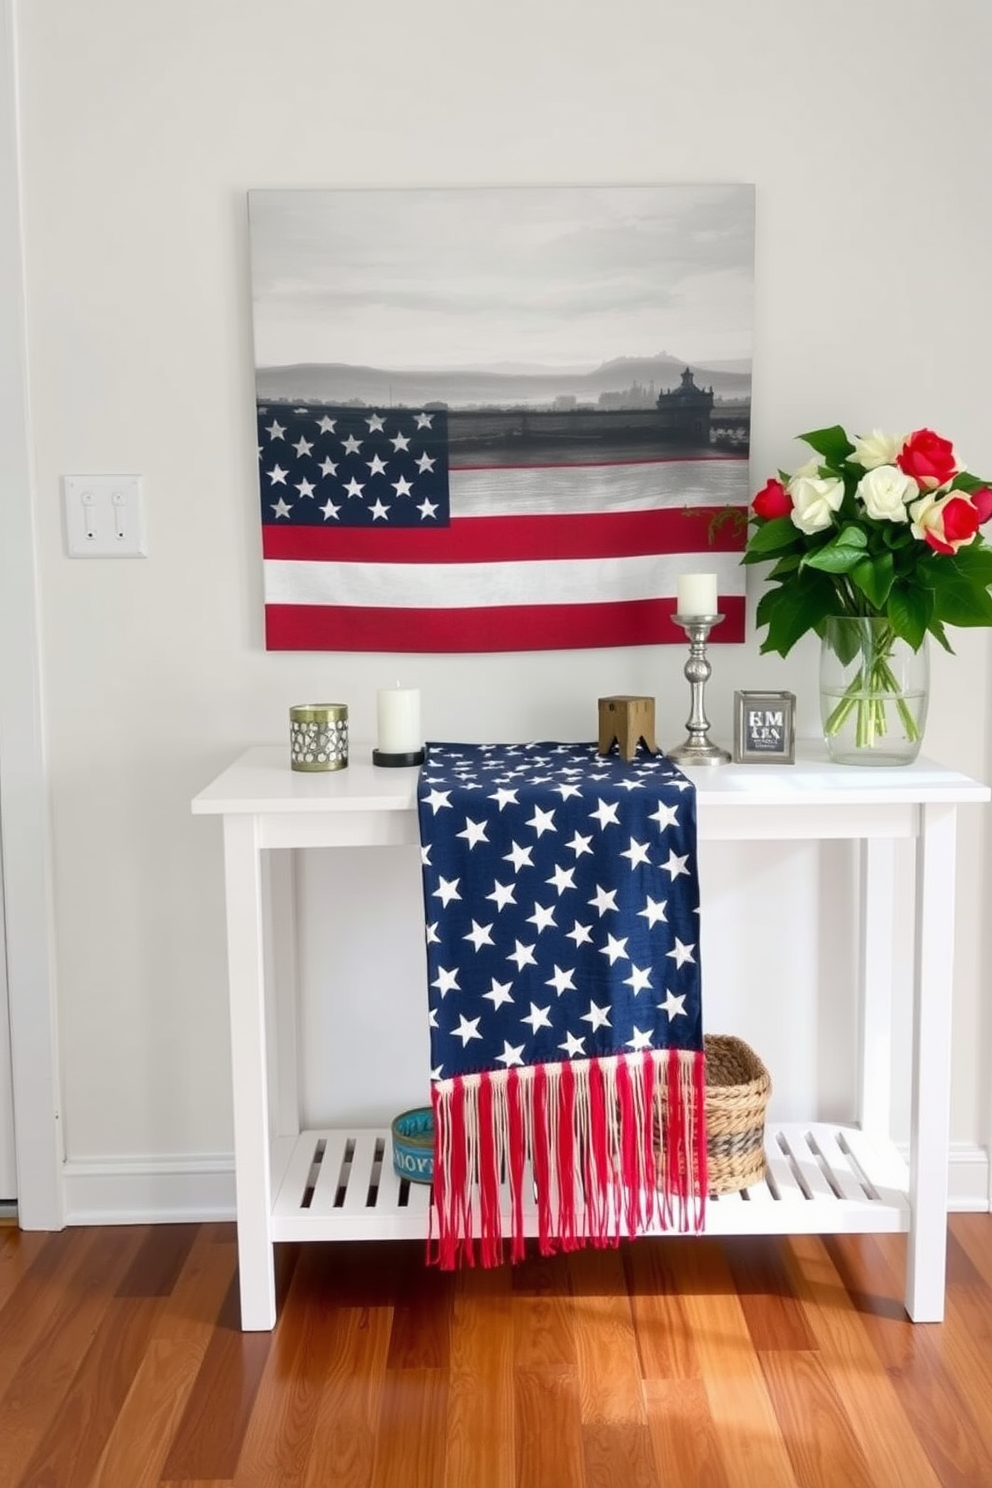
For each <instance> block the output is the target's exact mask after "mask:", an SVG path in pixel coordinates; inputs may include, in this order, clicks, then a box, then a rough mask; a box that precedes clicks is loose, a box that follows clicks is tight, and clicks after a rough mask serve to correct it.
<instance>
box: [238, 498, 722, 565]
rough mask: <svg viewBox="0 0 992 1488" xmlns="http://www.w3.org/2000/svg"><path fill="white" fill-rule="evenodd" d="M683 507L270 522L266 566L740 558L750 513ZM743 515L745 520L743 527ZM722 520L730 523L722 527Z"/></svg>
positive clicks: (265, 542) (266, 530)
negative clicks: (445, 519) (383, 522)
mask: <svg viewBox="0 0 992 1488" xmlns="http://www.w3.org/2000/svg"><path fill="white" fill-rule="evenodd" d="M727 510H728V509H727V508H726V507H717V506H696V507H681V506H680V507H675V508H673V509H669V510H666V511H633V512H603V513H602V514H597V515H589V516H586V515H564V514H556V515H553V516H552V515H547V516H528V517H465V518H461V519H459V518H457V517H456V518H455V519H454V520H453V521H452V523H451V526H450V527H436V528H433V529H429V530H425V529H424V528H422V527H392V528H384V527H303V526H294V527H290V526H280V525H279V524H278V523H271V522H267V523H265V524H264V525H263V527H262V552H263V555H264V556H265V557H266V558H288V559H302V560H309V561H310V562H321V561H325V560H330V561H334V562H338V563H480V562H486V563H500V562H502V563H510V562H514V561H522V560H528V559H536V560H541V559H546V558H603V557H614V558H629V557H634V556H637V555H639V554H652V555H653V554H657V553H704V552H706V551H707V550H710V551H712V552H714V553H737V552H741V551H743V548H744V542H745V538H746V535H747V525H746V521H745V520H744V518H745V517H746V511H745V508H743V507H739V508H732V509H731V510H732V511H733V513H734V515H733V516H731V517H730V518H729V519H727V517H726V512H727ZM738 512H739V513H740V518H741V520H740V521H738V520H737V519H736V513H738ZM721 518H722V520H721Z"/></svg>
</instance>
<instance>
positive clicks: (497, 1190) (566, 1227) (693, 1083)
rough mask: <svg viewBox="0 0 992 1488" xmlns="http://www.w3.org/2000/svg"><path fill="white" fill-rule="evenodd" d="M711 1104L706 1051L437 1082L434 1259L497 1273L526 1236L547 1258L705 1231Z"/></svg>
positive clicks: (450, 1266) (444, 1265) (517, 1255)
mask: <svg viewBox="0 0 992 1488" xmlns="http://www.w3.org/2000/svg"><path fill="white" fill-rule="evenodd" d="M705 1100H706V1082H705V1059H704V1055H703V1054H702V1053H701V1052H696V1051H691V1050H680V1049H665V1050H644V1051H642V1052H640V1053H638V1054H618V1055H612V1056H610V1057H609V1058H606V1059H591V1060H584V1061H581V1062H574V1063H573V1062H568V1063H561V1064H539V1065H535V1066H533V1067H524V1068H513V1069H510V1070H497V1071H492V1072H488V1073H484V1074H478V1075H463V1076H458V1077H457V1078H455V1079H452V1080H442V1081H439V1082H437V1083H436V1084H435V1085H434V1087H433V1107H434V1123H435V1133H436V1136H435V1152H434V1191H433V1214H432V1227H431V1228H432V1233H431V1240H430V1242H429V1245H428V1258H429V1260H431V1261H432V1262H433V1263H435V1264H437V1265H438V1266H440V1267H441V1269H442V1270H449V1271H450V1270H454V1269H455V1268H456V1267H457V1266H458V1265H459V1264H461V1265H467V1266H472V1265H475V1263H476V1260H477V1259H478V1260H479V1261H480V1262H481V1264H482V1265H483V1266H497V1265H500V1264H501V1263H502V1262H503V1261H504V1260H505V1259H506V1240H507V1238H508V1239H509V1247H510V1259H511V1261H519V1260H521V1259H522V1258H523V1256H524V1253H525V1249H526V1244H525V1241H526V1236H527V1235H528V1234H536V1236H537V1241H538V1249H539V1251H540V1253H541V1255H553V1254H555V1252H556V1251H572V1250H577V1249H579V1248H580V1247H582V1246H586V1245H592V1246H615V1245H617V1244H619V1242H620V1240H621V1239H622V1238H624V1237H625V1236H635V1235H639V1234H643V1233H645V1232H646V1231H648V1230H667V1229H674V1228H677V1229H679V1230H681V1231H683V1232H685V1231H688V1230H694V1231H696V1232H698V1231H700V1230H701V1229H702V1228H703V1226H704V1223H705V1217H706V1118H705ZM435 1223H436V1237H435V1234H434V1226H435ZM504 1227H508V1235H506V1234H504Z"/></svg>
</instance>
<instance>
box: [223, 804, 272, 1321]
mask: <svg viewBox="0 0 992 1488" xmlns="http://www.w3.org/2000/svg"><path fill="white" fill-rule="evenodd" d="M224 882H225V892H226V896H227V927H228V937H227V955H228V985H229V992H230V1006H231V1076H232V1082H233V1094H234V1162H235V1171H236V1175H237V1214H238V1267H239V1273H240V1287H241V1326H242V1328H243V1329H245V1330H246V1331H252V1330H259V1331H264V1330H267V1329H270V1328H272V1327H274V1325H275V1320H276V1297H275V1276H274V1269H273V1253H272V1222H271V1216H272V1189H271V1177H270V1168H269V1100H268V1077H267V1070H266V1044H265V963H264V953H263V935H262V924H263V919H262V915H263V898H262V872H261V853H260V850H259V847H258V840H257V835H256V823H255V820H254V818H253V817H227V818H226V819H225V822H224Z"/></svg>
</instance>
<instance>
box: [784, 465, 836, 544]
mask: <svg viewBox="0 0 992 1488" xmlns="http://www.w3.org/2000/svg"><path fill="white" fill-rule="evenodd" d="M787 489H788V492H789V495H790V496H791V497H792V511H791V513H790V516H791V517H792V520H793V522H794V523H795V525H796V526H797V527H798V528H799V531H800V532H805V533H806V534H807V535H809V534H810V533H812V532H822V531H823V529H824V527H829V526H830V523H831V522H832V521H833V514H834V512H835V511H837V509H838V507H839V506H840V504H841V502H842V501H843V500H844V482H843V481H842V480H837V478H836V477H835V476H829V477H827V478H826V479H824V478H823V477H822V476H814V475H794V476H793V477H792V479H791V480H790V482H789V485H788V488H787Z"/></svg>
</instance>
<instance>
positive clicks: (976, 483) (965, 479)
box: [951, 470, 988, 492]
mask: <svg viewBox="0 0 992 1488" xmlns="http://www.w3.org/2000/svg"><path fill="white" fill-rule="evenodd" d="M987 485H988V481H984V480H982V478H981V476H978V475H972V474H971V472H970V471H968V470H961V471H959V472H958V474H957V475H956V476H955V477H954V479H953V480H952V481H951V490H952V491H965V492H969V491H980V490H981V489H982V487H983V486H987Z"/></svg>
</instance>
